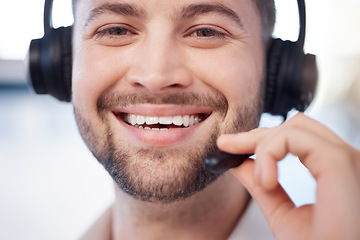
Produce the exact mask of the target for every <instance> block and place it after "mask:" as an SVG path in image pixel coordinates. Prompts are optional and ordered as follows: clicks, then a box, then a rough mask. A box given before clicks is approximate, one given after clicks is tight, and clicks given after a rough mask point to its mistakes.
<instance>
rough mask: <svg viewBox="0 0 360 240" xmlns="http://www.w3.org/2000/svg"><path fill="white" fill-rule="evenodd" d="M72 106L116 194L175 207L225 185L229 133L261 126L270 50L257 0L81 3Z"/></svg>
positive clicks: (92, 0)
mask: <svg viewBox="0 0 360 240" xmlns="http://www.w3.org/2000/svg"><path fill="white" fill-rule="evenodd" d="M76 9H77V10H76V12H75V19H76V21H75V28H74V65H73V66H74V68H73V104H74V109H75V115H76V120H77V123H78V126H79V130H80V133H81V135H82V137H83V138H84V140H85V142H86V143H87V145H88V146H89V148H90V150H91V151H92V152H93V154H94V155H95V157H96V158H97V159H98V160H99V161H100V162H101V163H102V164H103V165H104V166H105V168H106V169H107V170H108V171H109V172H110V174H111V175H112V177H113V178H114V180H115V181H116V182H117V184H118V186H119V187H120V188H121V189H123V190H124V191H125V192H128V193H129V194H131V195H133V196H134V197H136V198H138V199H142V200H147V201H161V202H170V201H174V200H178V199H181V198H185V197H188V196H190V195H192V194H194V193H196V192H197V191H199V190H201V189H203V188H204V187H205V186H207V185H208V184H209V183H211V182H212V181H213V180H215V179H216V178H217V177H218V176H216V175H213V174H211V173H210V172H208V171H207V170H206V168H205V167H204V164H203V159H204V158H205V156H206V155H208V154H209V153H210V152H211V151H214V149H215V146H216V144H215V141H216V138H217V137H218V136H219V135H220V134H222V133H234V132H239V131H247V130H250V129H252V128H254V127H256V126H257V124H258V121H259V117H260V112H261V110H262V98H263V92H262V87H261V86H262V85H263V83H262V78H263V68H264V61H263V59H264V55H263V54H264V49H263V42H262V39H261V26H260V17H259V14H258V12H257V10H256V7H255V5H254V3H253V2H252V0H184V1H169V0H111V1H110V0H81V1H79V3H78V5H77V8H76Z"/></svg>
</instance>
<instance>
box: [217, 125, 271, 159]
mask: <svg viewBox="0 0 360 240" xmlns="http://www.w3.org/2000/svg"><path fill="white" fill-rule="evenodd" d="M268 131H270V129H268V128H256V129H254V130H251V131H249V132H243V133H237V134H224V135H221V136H220V137H219V138H218V140H217V145H218V147H219V149H221V150H222V151H225V152H228V153H232V154H244V153H254V152H255V149H256V145H257V143H258V142H260V140H261V139H262V138H263V137H264V136H265V135H266V134H267V133H268Z"/></svg>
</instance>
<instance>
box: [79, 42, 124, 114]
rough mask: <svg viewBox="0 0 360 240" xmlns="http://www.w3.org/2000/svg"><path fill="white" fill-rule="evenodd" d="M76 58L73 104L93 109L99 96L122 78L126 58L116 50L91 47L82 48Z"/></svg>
mask: <svg viewBox="0 0 360 240" xmlns="http://www.w3.org/2000/svg"><path fill="white" fill-rule="evenodd" d="M74 56H76V57H75V58H74V67H73V69H74V70H73V82H72V88H73V103H74V105H76V106H78V105H81V106H83V107H86V108H91V109H93V108H94V107H96V103H97V100H98V98H99V96H100V95H101V94H103V93H104V92H106V91H107V90H108V89H109V88H111V87H112V86H114V85H115V84H117V83H118V82H119V80H120V79H121V78H122V76H123V72H124V69H125V67H124V65H125V63H124V62H123V60H122V59H124V57H120V56H121V54H117V52H116V50H115V49H111V48H104V47H100V46H91V45H90V46H85V47H80V49H79V51H77V52H76V54H75V55H74Z"/></svg>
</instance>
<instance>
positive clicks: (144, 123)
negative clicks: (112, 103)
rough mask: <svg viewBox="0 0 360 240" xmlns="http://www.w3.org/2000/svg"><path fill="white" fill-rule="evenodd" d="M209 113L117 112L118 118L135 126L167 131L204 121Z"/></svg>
mask: <svg viewBox="0 0 360 240" xmlns="http://www.w3.org/2000/svg"><path fill="white" fill-rule="evenodd" d="M208 116H209V114H204V113H202V114H193V115H182V116H143V115H135V114H128V113H120V114H117V117H118V119H121V120H122V121H124V122H125V123H127V124H128V125H130V126H133V127H135V128H139V129H144V130H153V131H167V130H170V129H174V128H188V127H192V126H194V125H197V124H199V123H200V122H202V121H204V120H205V119H206V118H207V117H208Z"/></svg>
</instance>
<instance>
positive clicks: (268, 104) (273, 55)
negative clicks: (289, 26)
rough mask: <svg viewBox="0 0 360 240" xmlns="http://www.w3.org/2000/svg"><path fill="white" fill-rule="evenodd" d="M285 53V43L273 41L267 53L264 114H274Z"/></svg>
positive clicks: (279, 40) (278, 40) (277, 40)
mask: <svg viewBox="0 0 360 240" xmlns="http://www.w3.org/2000/svg"><path fill="white" fill-rule="evenodd" d="M282 52H283V41H282V40H281V39H279V38H277V39H273V40H272V42H271V45H270V47H269V49H268V53H267V66H266V83H265V86H266V87H265V106H264V112H268V113H271V114H274V113H273V112H274V111H273V110H274V106H275V99H276V95H277V94H278V79H279V77H278V74H279V67H280V59H281V56H282Z"/></svg>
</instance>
